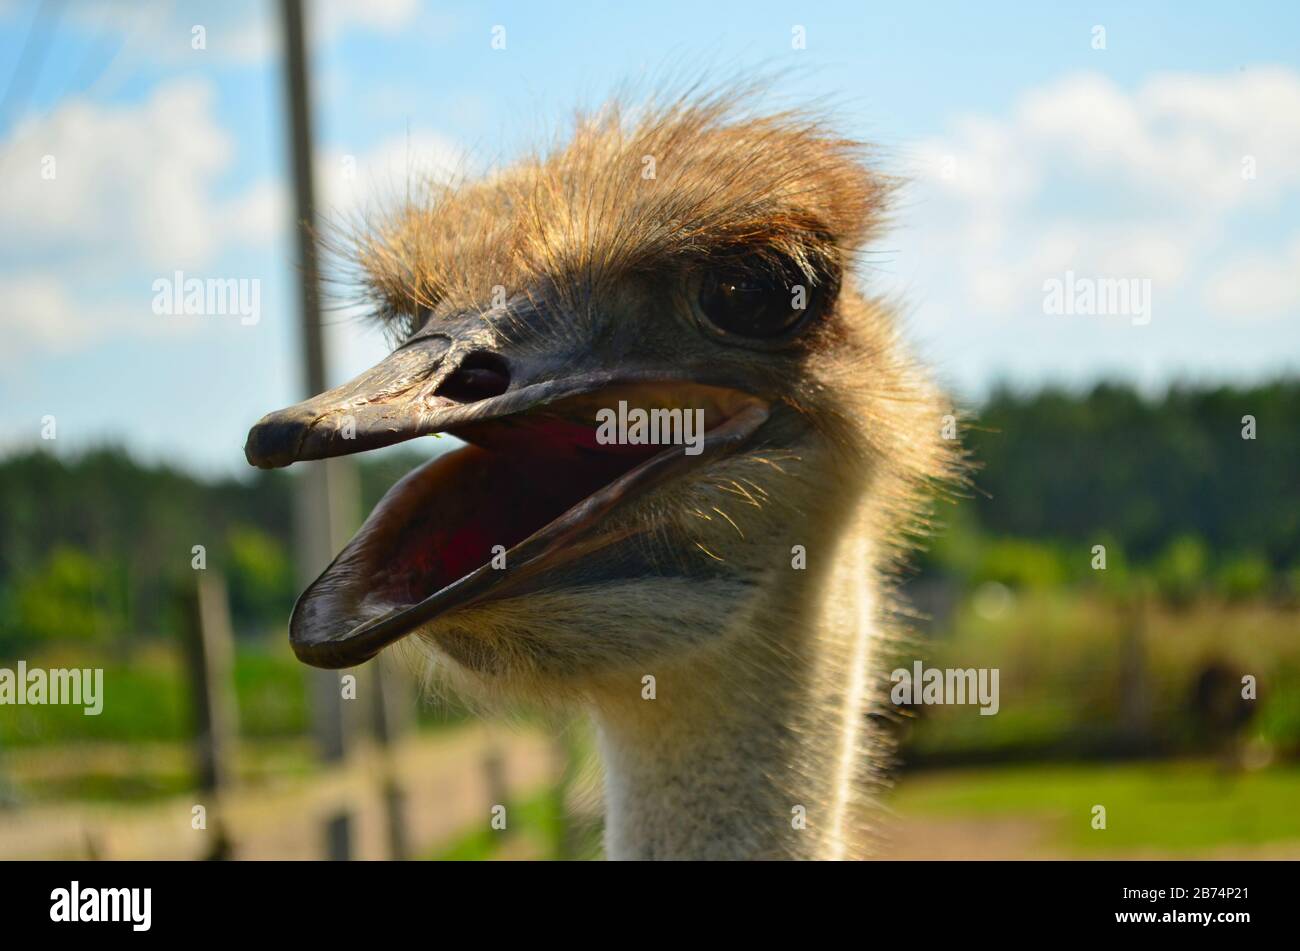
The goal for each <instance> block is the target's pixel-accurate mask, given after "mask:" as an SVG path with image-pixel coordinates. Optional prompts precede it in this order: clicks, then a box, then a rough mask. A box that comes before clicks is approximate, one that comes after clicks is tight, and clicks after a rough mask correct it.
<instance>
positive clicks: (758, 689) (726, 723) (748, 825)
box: [595, 532, 878, 859]
mask: <svg viewBox="0 0 1300 951" xmlns="http://www.w3.org/2000/svg"><path fill="white" fill-rule="evenodd" d="M865 537H866V536H865V535H864V534H862V533H860V532H846V533H844V536H843V541H841V542H840V543H839V544H838V546H837V549H838V550H834V551H833V552H832V551H831V550H830V548H829V547H828V548H826V549H823V552H824V553H825V554H826V555H830V556H831V557H827V558H826V559H825V560H824V561H821V564H822V565H823V567H822V569H821V570H817V569H815V568H814V566H812V565H810V566H809V569H808V570H806V571H794V570H793V569H789V568H788V567H787V568H786V569H784V570H785V571H789V572H790V576H789V578H786V579H780V580H778V579H773V583H771V584H768V585H766V586H765V590H766V591H767V592H769V594H767V595H766V596H765V598H763V599H761V600H760V603H758V604H757V605H755V607H754V610H753V611H752V612H751V613H749V614H748V615H747V616H746V617H744V618H741V619H739V620H738V622H737V625H736V627H737V628H741V630H729V631H727V632H725V633H724V634H723V635H722V636H720V637H716V638H714V641H715V642H716V643H717V644H719V645H720V646H718V647H716V648H712V649H711V650H710V652H709V653H708V654H707V655H704V656H700V655H695V656H691V657H689V658H686V659H685V660H683V661H682V662H681V663H680V664H678V665H673V666H666V667H664V668H662V669H659V670H654V671H647V673H651V674H654V675H655V698H654V699H653V700H650V699H644V698H642V697H640V696H638V697H637V698H636V699H630V698H628V697H627V694H626V692H625V691H624V692H621V696H622V697H623V699H622V700H621V701H618V702H613V701H611V702H602V703H601V704H599V706H598V712H597V713H596V714H595V717H596V722H597V727H598V732H599V740H600V748H601V754H602V757H603V759H604V765H605V775H606V780H605V782H606V852H607V854H608V855H609V857H610V858H613V859H665V858H667V859H673V858H677V859H738V858H828V859H835V858H845V857H849V856H851V855H857V854H860V851H861V849H860V845H861V840H862V836H861V835H860V832H859V828H860V826H861V822H862V818H863V814H864V810H863V806H864V803H863V802H862V799H861V792H862V789H863V782H862V781H863V779H864V778H866V777H867V776H868V774H869V769H870V763H871V759H870V757H869V755H867V754H869V753H870V752H871V745H872V740H873V738H872V737H871V736H869V735H868V730H869V729H870V727H869V720H868V717H867V713H868V712H869V711H870V709H871V706H872V703H873V702H874V700H875V690H874V689H873V688H874V680H873V677H872V674H871V672H872V670H873V652H874V651H875V649H876V647H877V645H878V637H877V633H878V629H877V620H878V608H877V604H876V598H875V592H874V588H873V585H872V584H871V581H870V579H871V578H872V577H873V565H872V552H871V551H870V549H869V547H868V546H867V544H866V543H864V541H863V539H864V538H865ZM819 561H820V559H819ZM778 570H780V569H778ZM791 579H793V580H791Z"/></svg>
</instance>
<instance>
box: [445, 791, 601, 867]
mask: <svg viewBox="0 0 1300 951" xmlns="http://www.w3.org/2000/svg"><path fill="white" fill-rule="evenodd" d="M560 801H561V799H560V795H559V793H558V788H552V789H550V790H547V791H546V792H544V793H542V794H540V795H538V796H534V797H533V798H531V799H528V800H525V801H524V802H521V803H518V804H516V805H511V806H509V807H508V808H507V813H506V816H507V826H506V828H505V829H493V828H491V827H490V826H489V825H487V824H486V823H485V824H484V825H483V827H482V828H480V829H477V830H475V831H474V832H471V833H469V834H468V835H466V836H464V837H463V838H461V839H460V840H459V841H457V842H455V843H453V844H452V845H450V846H448V847H446V848H443V849H439V850H438V851H436V852H434V853H433V854H431V855H428V856H426V858H429V859H432V860H433V861H436V862H482V861H488V860H491V859H498V858H506V857H511V856H518V857H523V858H530V859H531V858H535V859H566V858H582V859H588V858H597V857H599V852H600V823H599V822H598V821H596V820H593V819H591V818H585V817H580V816H571V815H570V816H566V815H565V813H564V811H563V810H562V808H561V806H560ZM520 840H522V841H520Z"/></svg>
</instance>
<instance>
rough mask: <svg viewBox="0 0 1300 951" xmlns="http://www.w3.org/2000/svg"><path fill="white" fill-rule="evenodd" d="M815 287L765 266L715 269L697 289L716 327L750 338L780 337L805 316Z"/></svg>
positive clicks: (704, 309)
mask: <svg viewBox="0 0 1300 951" xmlns="http://www.w3.org/2000/svg"><path fill="white" fill-rule="evenodd" d="M814 297H815V289H814V288H812V287H809V286H807V284H806V282H804V281H802V279H789V278H787V277H786V276H785V275H784V274H781V273H780V272H776V271H772V270H769V269H767V268H752V269H729V270H721V271H714V272H712V273H710V274H708V275H706V276H705V278H704V283H703V285H702V286H701V288H700V310H701V312H702V313H703V314H704V316H705V317H706V318H708V320H709V322H710V323H712V324H713V326H714V327H715V328H717V329H718V330H721V331H723V332H724V333H728V334H735V335H736V336H739V337H747V338H749V339H751V340H770V339H772V338H774V337H780V336H782V335H784V334H785V333H786V332H787V331H789V330H790V329H791V328H793V327H794V326H795V325H796V324H798V323H799V322H800V321H802V320H803V319H804V317H805V316H806V315H807V313H808V311H809V310H811V309H812V307H813V304H814Z"/></svg>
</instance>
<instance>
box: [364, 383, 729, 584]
mask: <svg viewBox="0 0 1300 951" xmlns="http://www.w3.org/2000/svg"><path fill="white" fill-rule="evenodd" d="M620 400H626V402H627V404H628V406H629V407H639V408H647V409H649V408H654V407H666V408H682V409H684V410H686V411H687V412H693V411H694V408H695V407H698V408H699V409H701V410H703V414H704V415H703V423H704V426H703V429H704V430H709V429H712V428H714V427H715V426H717V425H718V424H720V423H721V422H722V421H724V420H726V419H728V418H729V417H730V416H732V415H733V414H734V413H736V412H738V411H739V410H740V409H741V408H742V407H744V406H746V405H750V404H752V402H753V398H752V397H749V396H746V395H745V394H742V393H738V392H736V391H734V390H725V389H721V388H717V387H710V386H703V385H697V384H690V383H673V384H658V383H652V384H636V385H628V386H621V387H617V388H613V387H611V388H608V389H605V390H602V391H599V392H594V393H588V394H584V395H581V396H577V397H570V398H568V399H566V400H563V401H561V402H559V403H555V404H552V405H550V406H546V407H543V408H540V409H539V410H537V411H534V412H529V413H523V414H519V415H515V416H507V417H503V418H498V419H494V420H490V421H487V422H481V423H474V424H471V425H467V426H464V427H460V428H457V429H455V430H453V433H454V435H456V436H459V437H460V438H462V439H464V440H465V441H466V442H468V443H469V444H470V445H468V446H466V447H465V448H463V449H458V450H455V451H453V452H449V453H447V454H446V455H443V456H440V457H438V458H437V459H435V460H433V461H431V462H429V463H426V464H425V465H423V466H421V467H420V468H419V469H416V470H415V471H414V472H412V473H411V474H409V475H408V476H407V477H406V478H404V479H403V480H402V481H400V482H399V483H397V485H395V486H394V487H393V488H392V489H390V490H389V492H388V494H387V495H386V496H385V497H384V499H383V500H382V501H381V502H380V503H379V506H378V507H377V508H376V509H375V511H374V513H372V514H371V516H370V518H369V519H368V520H367V522H366V525H365V527H363V528H362V530H361V533H359V535H358V537H357V539H355V540H354V542H353V546H355V548H356V553H357V555H358V556H359V559H360V561H359V564H357V569H358V570H359V571H360V572H361V573H362V574H364V575H366V578H367V585H368V590H369V591H370V592H371V593H373V594H376V595H378V597H380V598H381V599H383V600H384V601H386V602H387V603H388V604H390V605H393V606H406V605H411V604H415V603H417V602H420V601H423V600H424V599H425V598H427V597H429V596H430V595H433V594H435V593H436V592H438V591H440V590H442V589H443V588H445V587H446V586H447V585H449V584H451V583H453V582H454V581H457V580H458V579H460V578H463V577H464V576H466V575H468V574H470V573H472V572H473V571H475V570H476V569H478V568H480V567H481V566H483V565H486V564H488V563H489V562H490V561H491V560H492V557H493V548H494V547H495V546H497V545H500V546H502V547H503V548H504V549H505V550H506V551H509V550H510V549H511V548H512V547H513V546H515V545H517V544H519V543H520V542H522V541H523V540H524V539H526V538H528V537H529V536H530V535H532V534H533V533H535V532H537V531H539V530H540V529H542V528H544V527H545V526H546V525H548V524H550V523H551V522H553V521H555V520H556V519H557V518H559V517H560V516H561V515H563V514H564V513H565V512H567V511H568V510H569V509H571V508H573V507H574V506H575V505H577V504H578V503H580V502H582V501H583V500H584V499H586V498H588V497H589V496H591V495H593V494H594V493H596V492H598V491H600V490H601V489H602V488H604V487H605V486H608V485H609V484H610V483H612V482H614V481H616V480H617V479H618V478H619V477H620V476H623V475H624V474H626V473H628V472H630V471H631V470H632V469H634V468H636V467H637V466H638V465H640V464H641V463H642V462H644V461H646V460H647V459H650V458H651V457H652V456H656V455H658V454H659V453H661V452H663V451H664V450H665V449H668V448H669V447H668V446H666V445H664V444H662V443H660V444H647V445H629V444H619V443H614V444H600V443H598V442H597V439H596V435H597V428H596V423H595V421H596V419H597V418H598V417H597V415H596V414H597V412H598V411H599V410H600V409H602V408H605V407H609V408H613V407H616V406H618V405H619V401H620ZM694 435H698V436H700V437H702V436H703V432H700V433H698V434H695V433H694V431H693V436H694ZM675 451H678V452H684V451H685V447H675ZM509 567H512V566H511V565H509V564H507V568H509Z"/></svg>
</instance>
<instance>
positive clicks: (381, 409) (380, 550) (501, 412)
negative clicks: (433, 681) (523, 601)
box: [244, 319, 768, 668]
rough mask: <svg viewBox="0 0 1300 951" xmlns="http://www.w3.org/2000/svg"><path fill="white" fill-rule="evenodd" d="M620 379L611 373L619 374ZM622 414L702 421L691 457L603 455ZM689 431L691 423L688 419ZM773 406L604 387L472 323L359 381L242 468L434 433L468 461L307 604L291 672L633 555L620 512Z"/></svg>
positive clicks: (735, 441)
mask: <svg viewBox="0 0 1300 951" xmlns="http://www.w3.org/2000/svg"><path fill="white" fill-rule="evenodd" d="M616 362H621V361H616ZM620 402H623V403H626V405H628V406H630V407H640V408H643V409H646V410H651V409H664V410H669V411H671V410H674V409H680V410H682V411H683V412H682V414H681V418H683V419H685V417H686V414H690V413H694V412H695V411H696V410H699V411H701V412H702V419H703V431H702V433H699V434H698V435H699V439H698V446H697V449H698V452H697V453H695V454H688V453H687V452H685V451H684V449H683V446H682V445H662V444H658V445H627V444H610V443H608V442H606V441H603V440H600V439H598V436H597V433H598V427H597V412H598V411H600V410H602V409H615V408H617V407H618V406H619V404H620ZM692 418H698V417H692ZM767 418H768V404H767V403H766V402H765V401H763V400H761V399H759V398H758V397H755V396H752V395H750V394H747V393H744V392H742V391H740V390H737V389H734V388H730V387H728V386H725V385H710V384H708V383H701V382H696V381H689V380H683V379H681V376H680V373H678V375H677V376H676V377H674V376H673V375H672V374H671V373H669V372H667V371H662V370H654V369H653V368H641V369H638V370H632V369H623V370H621V371H620V372H617V373H615V372H612V371H610V370H608V369H606V368H601V367H599V366H595V365H593V363H592V357H591V354H590V350H589V349H588V348H582V347H580V346H577V345H575V346H574V347H573V352H556V351H555V350H550V351H548V350H546V349H545V348H544V347H543V346H541V345H539V344H538V343H536V342H533V343H532V344H530V345H516V344H500V343H499V342H498V341H497V340H496V339H495V338H494V337H492V336H491V335H490V334H486V335H485V334H484V332H483V322H482V321H481V320H479V319H475V320H474V321H470V320H468V319H467V320H465V321H461V322H447V321H442V322H439V323H438V324H437V325H436V326H434V325H432V324H431V325H430V328H426V330H425V331H423V332H421V333H420V334H417V335H416V336H415V337H413V338H412V339H411V340H409V341H408V342H407V343H406V344H404V345H403V346H401V347H400V348H398V349H397V350H396V351H394V352H393V353H392V354H391V355H390V356H388V357H387V358H385V359H384V360H383V361H381V362H380V363H379V364H377V365H376V366H374V367H373V368H371V369H370V370H367V371H366V372H364V373H362V374H361V375H360V376H358V377H356V378H355V379H353V380H351V381H349V382H348V383H345V384H343V385H342V386H339V387H336V388H335V389H332V390H329V391H327V392H325V393H322V394H320V395H319V396H316V397H313V398H312V399H309V400H307V401H305V402H303V403H299V404H297V405H296V406H292V407H289V408H288V409H283V410H280V411H278V412H275V413H271V414H269V415H267V416H266V417H264V418H263V419H262V420H261V421H260V422H258V423H257V425H255V426H254V427H253V428H252V430H251V431H250V432H249V434H248V442H247V444H246V445H245V448H244V452H245V455H246V456H247V458H248V461H249V462H250V463H251V464H252V465H255V466H258V467H260V468H276V467H280V466H286V465H289V464H290V463H292V462H295V461H299V460H309V459H323V458H327V457H331V456H339V455H345V454H350V453H354V452H363V451H365V450H368V449H374V448H378V447H381V446H387V445H392V444H394V443H398V442H402V441H404V440H408V439H413V438H415V437H418V436H423V435H427V434H431V433H444V432H445V433H451V434H453V435H456V436H458V437H460V438H461V439H463V440H464V441H465V442H467V443H469V445H467V446H465V447H464V448H461V449H457V450H455V451H452V452H448V453H445V454H443V455H441V456H438V457H436V458H434V459H432V460H430V461H429V462H427V463H424V464H423V465H421V466H419V467H418V468H416V469H415V470H414V471H412V472H411V473H409V474H408V475H406V476H405V477H404V478H403V479H402V480H400V481H399V482H398V483H397V484H396V485H395V486H393V488H392V489H390V490H389V492H388V493H387V494H386V495H385V496H384V498H383V499H382V500H381V501H380V503H379V504H378V505H377V506H376V507H375V510H374V511H373V512H372V513H371V514H370V516H369V517H368V518H367V519H366V521H365V523H364V524H363V525H362V527H361V529H360V530H359V531H358V532H357V534H356V536H355V537H354V538H353V539H352V540H351V541H350V542H349V543H348V544H347V545H346V546H345V547H344V549H343V551H342V552H340V553H339V555H338V556H337V557H336V558H335V559H334V561H333V562H332V563H331V564H330V566H329V567H328V568H326V569H325V571H324V572H323V573H322V574H321V576H320V577H319V578H317V580H316V581H315V582H313V583H312V585H311V586H310V587H308V589H307V590H306V591H305V592H304V593H303V595H302V596H301V597H300V598H299V599H298V603H297V605H296V606H295V607H294V612H293V616H292V618H291V619H290V623H289V636H290V643H291V644H292V646H293V649H294V652H295V653H296V654H297V656H298V658H299V659H300V660H302V661H304V662H305V663H308V664H311V665H313V666H317V667H326V668H337V667H350V666H354V665H356V664H359V663H361V662H363V661H365V660H368V659H369V658H371V657H373V656H374V655H375V654H377V653H378V652H379V651H380V650H382V649H383V648H384V647H386V646H388V645H389V644H392V643H393V642H395V641H397V640H399V639H401V638H402V637H404V636H406V635H407V634H410V633H412V632H413V631H415V630H417V629H419V628H420V627H421V626H422V625H424V624H427V623H428V622H429V621H431V620H433V619H434V618H436V617H438V616H440V615H443V614H445V613H447V612H449V611H451V610H453V609H457V608H463V607H466V606H468V605H470V604H475V603H480V602H484V601H486V600H491V599H495V598H499V597H505V596H509V595H510V593H511V592H512V591H513V592H517V591H519V589H520V588H521V587H524V586H526V585H528V584H529V583H532V584H534V585H535V584H536V579H537V577H538V575H539V574H541V573H543V572H545V571H547V570H549V569H551V568H553V567H555V566H557V565H559V564H564V563H567V562H571V561H573V560H574V559H576V558H580V557H582V556H584V555H588V554H591V553H592V552H595V551H597V550H599V549H600V548H602V547H604V546H606V545H608V544H611V543H613V542H615V541H618V540H619V539H620V538H622V537H626V535H627V530H624V531H623V532H622V534H620V533H619V532H614V531H609V530H606V529H605V528H604V526H603V525H602V523H603V521H604V519H605V517H606V516H607V515H608V514H609V513H610V512H611V511H612V510H614V509H615V508H617V507H618V506H620V505H622V504H624V503H626V502H627V501H628V500H630V499H632V498H635V497H637V496H639V495H642V494H644V493H645V492H647V491H649V490H651V489H652V488H654V487H655V486H657V485H660V484H662V483H664V482H665V481H666V480H668V479H670V478H672V477H674V476H676V475H679V474H680V473H682V472H683V471H685V470H687V469H690V468H693V467H695V466H698V465H702V464H704V463H705V462H707V461H710V460H712V459H714V458H716V457H717V456H718V455H719V454H722V453H725V452H729V451H731V450H732V449H734V448H735V447H737V446H739V445H740V444H742V443H744V442H745V441H746V440H747V439H749V437H750V436H751V435H752V434H753V433H754V432H755V430H757V429H758V428H759V427H760V426H761V425H762V424H763V422H764V421H766V419H767Z"/></svg>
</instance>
